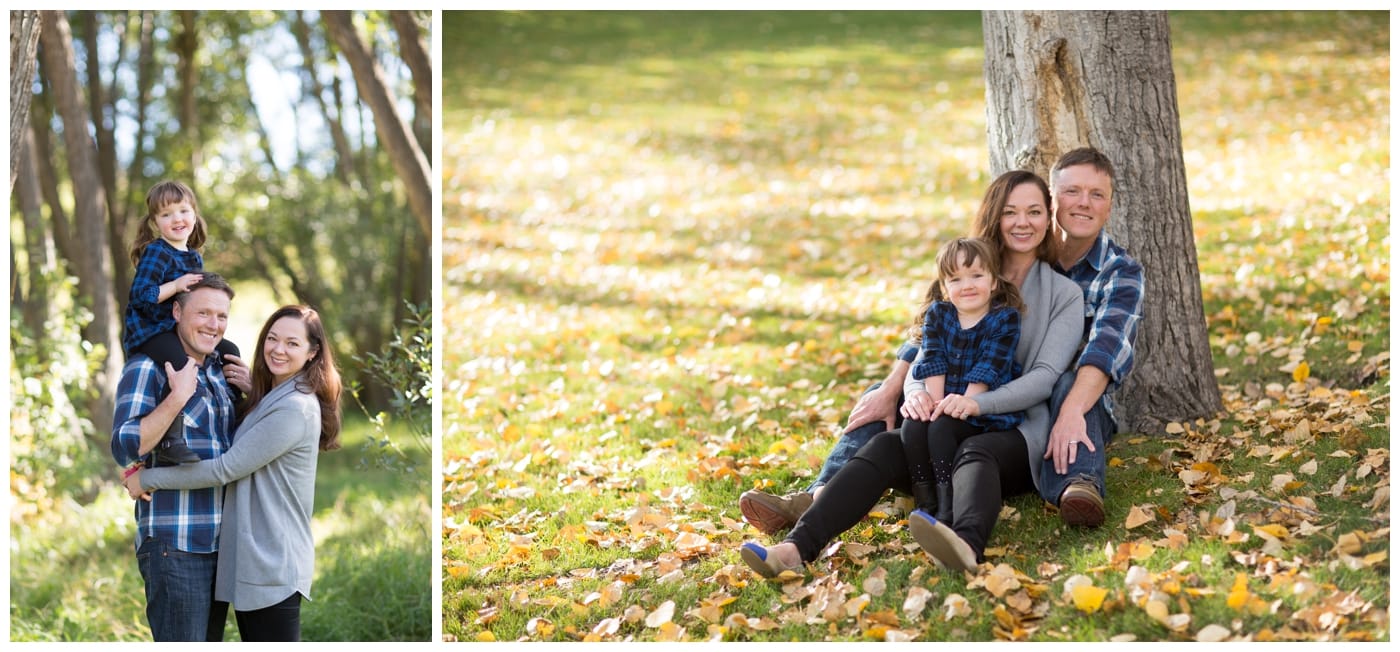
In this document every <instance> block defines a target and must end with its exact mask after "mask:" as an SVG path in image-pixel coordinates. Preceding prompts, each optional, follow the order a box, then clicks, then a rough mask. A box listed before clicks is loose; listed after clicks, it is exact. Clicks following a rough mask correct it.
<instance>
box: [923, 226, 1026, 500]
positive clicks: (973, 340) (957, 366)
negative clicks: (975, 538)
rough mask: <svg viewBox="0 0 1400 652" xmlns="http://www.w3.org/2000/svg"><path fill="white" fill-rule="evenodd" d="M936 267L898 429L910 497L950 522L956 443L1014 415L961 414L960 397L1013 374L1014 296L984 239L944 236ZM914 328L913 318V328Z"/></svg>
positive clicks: (1007, 425)
mask: <svg viewBox="0 0 1400 652" xmlns="http://www.w3.org/2000/svg"><path fill="white" fill-rule="evenodd" d="M937 266H938V278H936V279H934V281H933V283H932V284H931V285H930V286H929V289H928V295H927V298H926V299H925V301H924V307H923V308H922V309H920V311H919V314H920V315H922V317H923V318H922V320H921V322H920V323H921V325H922V330H921V335H922V342H921V344H920V348H921V349H922V351H921V354H920V355H921V359H920V361H919V362H918V363H917V364H915V366H914V368H913V369H911V370H910V380H909V382H907V383H905V386H904V393H905V405H904V407H903V408H902V409H901V412H903V414H904V416H905V420H904V425H903V427H902V429H901V431H900V436H901V439H902V441H903V443H904V452H905V457H906V459H908V463H909V475H910V480H911V481H912V483H913V491H914V502H915V504H916V505H917V507H918V509H920V510H923V511H924V512H925V513H928V514H932V515H933V517H934V518H935V519H937V520H938V521H941V522H944V523H947V524H949V526H950V527H951V525H952V521H953V456H954V455H955V454H956V453H957V450H958V444H961V443H962V442H963V440H965V439H967V438H968V437H971V436H973V435H978V434H981V433H984V432H993V431H997V430H1009V429H1011V428H1014V427H1015V426H1016V425H1017V424H1019V423H1020V422H1021V414H1020V413H1019V412H1015V413H1011V414H989V415H982V416H975V417H970V418H966V419H964V418H963V417H966V411H967V406H966V405H965V404H964V403H963V402H964V401H971V399H970V398H969V397H972V396H976V395H977V394H981V393H982V392H986V391H988V390H992V389H996V388H997V387H999V386H1001V385H1003V384H1005V383H1008V382H1010V381H1011V380H1012V379H1014V378H1015V377H1016V376H1017V375H1018V374H1019V373H1020V369H1019V365H1017V364H1016V360H1015V358H1014V357H1013V356H1014V355H1015V353H1016V344H1017V341H1018V340H1019V339H1020V335H1021V315H1020V312H1019V310H1020V309H1021V295H1020V292H1019V291H1018V290H1017V289H1016V286H1014V285H1012V284H1010V283H1007V282H1005V281H1003V280H1002V279H1001V265H1000V260H999V258H998V257H997V253H996V251H995V250H994V249H993V248H992V246H991V245H990V244H988V243H987V242H986V241H985V240H980V239H977V238H959V239H957V240H953V241H952V242H949V243H948V244H946V245H944V246H943V248H942V249H940V250H939V252H938V261H937ZM918 329H920V325H919V324H916V325H915V326H914V330H915V332H916V333H917V332H920V331H919V330H918ZM919 392H927V393H928V395H929V398H932V401H933V405H934V408H933V412H932V416H931V417H930V420H929V421H923V420H920V418H919V416H918V414H917V413H916V412H915V411H914V410H913V409H912V407H911V405H910V402H911V401H912V400H913V399H914V396H915V394H916V393H919ZM920 398H921V399H922V398H923V397H920Z"/></svg>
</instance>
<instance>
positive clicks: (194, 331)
mask: <svg viewBox="0 0 1400 652" xmlns="http://www.w3.org/2000/svg"><path fill="white" fill-rule="evenodd" d="M183 298H184V301H179V300H177V301H175V306H174V307H173V308H171V312H172V314H173V315H174V316H175V333H176V334H177V335H179V337H180V343H181V344H183V345H184V347H185V353H186V354H188V355H190V356H191V357H193V358H194V359H195V360H197V361H200V362H202V361H203V360H204V358H205V357H206V356H208V355H209V354H211V353H213V352H214V347H216V346H218V345H219V341H220V340H222V339H224V329H226V328H228V310H229V306H230V305H231V304H232V298H231V297H229V295H228V294H227V293H225V292H224V291H223V290H219V289H215V288H208V287H201V288H195V289H193V290H191V291H190V292H189V294H188V295H187V296H185V297H183Z"/></svg>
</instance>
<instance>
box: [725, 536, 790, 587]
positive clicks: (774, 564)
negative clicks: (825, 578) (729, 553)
mask: <svg viewBox="0 0 1400 652" xmlns="http://www.w3.org/2000/svg"><path fill="white" fill-rule="evenodd" d="M739 558H740V559H743V560H744V563H745V564H748V566H749V568H752V569H753V570H754V572H756V573H758V574H759V575H762V576H764V577H766V578H768V579H773V578H775V577H777V576H779V575H782V574H783V573H784V572H786V571H793V572H796V571H797V570H798V569H800V568H802V564H801V563H798V564H797V565H796V566H785V565H783V563H782V562H780V561H778V556H777V555H774V554H772V551H770V550H769V549H767V548H765V547H763V546H760V545H758V544H757V543H754V542H752V541H749V542H747V543H745V544H744V545H742V546H740V547H739Z"/></svg>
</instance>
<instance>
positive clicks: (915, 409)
mask: <svg viewBox="0 0 1400 652" xmlns="http://www.w3.org/2000/svg"><path fill="white" fill-rule="evenodd" d="M937 403H938V402H937V401H935V400H933V396H931V395H930V394H929V393H928V392H925V391H923V390H919V391H916V392H914V393H913V394H910V395H909V396H906V397H904V407H902V408H900V409H899V413H900V414H902V415H904V418H906V419H918V420H920V421H932V420H934V418H936V407H937Z"/></svg>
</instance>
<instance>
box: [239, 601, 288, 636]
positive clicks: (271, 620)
mask: <svg viewBox="0 0 1400 652" xmlns="http://www.w3.org/2000/svg"><path fill="white" fill-rule="evenodd" d="M233 616H234V618H236V619H237V620H238V634H239V636H241V637H243V640H244V641H259V642H266V641H279V642H284V641H290V642H296V641H300V640H301V594H300V593H293V594H292V595H291V597H289V598H287V599H286V600H283V601H281V602H279V603H277V604H274V605H272V606H271V607H265V608H262V609H254V610H252V611H237V610H235V611H234V612H233Z"/></svg>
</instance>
